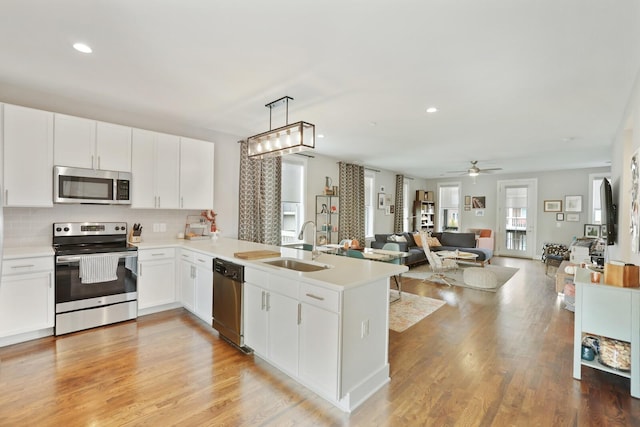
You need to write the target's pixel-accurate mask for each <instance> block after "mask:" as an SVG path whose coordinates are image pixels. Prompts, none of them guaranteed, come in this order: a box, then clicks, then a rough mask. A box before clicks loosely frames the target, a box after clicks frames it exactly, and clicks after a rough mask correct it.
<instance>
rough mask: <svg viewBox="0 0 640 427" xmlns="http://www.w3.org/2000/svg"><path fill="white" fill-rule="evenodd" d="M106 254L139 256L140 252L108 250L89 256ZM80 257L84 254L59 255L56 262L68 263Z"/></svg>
mask: <svg viewBox="0 0 640 427" xmlns="http://www.w3.org/2000/svg"><path fill="white" fill-rule="evenodd" d="M106 255H110V256H112V255H117V256H118V258H133V257H137V256H138V252H137V251H130V252H106V253H101V254H90V255H87V256H96V257H99V256H106ZM80 258H82V256H80V255H71V256H59V257H56V264H67V263H71V262H78V261H80Z"/></svg>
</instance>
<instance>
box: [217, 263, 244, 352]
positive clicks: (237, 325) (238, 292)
mask: <svg viewBox="0 0 640 427" xmlns="http://www.w3.org/2000/svg"><path fill="white" fill-rule="evenodd" d="M243 282H244V267H243V266H242V265H238V264H234V263H232V262H229V261H224V260H221V259H219V258H214V259H213V328H214V329H215V330H217V331H218V333H219V334H220V336H221V337H222V338H224V339H225V340H226V341H228V342H230V343H231V344H233V345H234V346H236V347H238V348H239V349H240V350H241V351H243V352H245V353H249V352H251V350H249V349H248V348H246V347H245V346H244V337H243V333H244V330H243V325H242V286H243Z"/></svg>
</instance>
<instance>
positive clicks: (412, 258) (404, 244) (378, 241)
mask: <svg viewBox="0 0 640 427" xmlns="http://www.w3.org/2000/svg"><path fill="white" fill-rule="evenodd" d="M403 240H404V241H403ZM385 243H397V244H398V245H399V246H400V250H401V251H402V252H409V257H407V258H403V260H404V265H414V264H420V263H424V262H427V256H426V255H425V253H424V249H422V246H419V245H418V244H417V243H416V241H415V240H414V239H413V234H412V233H397V234H393V233H386V234H376V235H375V240H373V241H372V242H371V247H372V248H373V249H382V247H383V246H384V245H385Z"/></svg>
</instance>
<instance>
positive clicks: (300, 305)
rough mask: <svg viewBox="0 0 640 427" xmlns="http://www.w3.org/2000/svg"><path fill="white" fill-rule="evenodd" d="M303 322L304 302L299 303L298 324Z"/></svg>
mask: <svg viewBox="0 0 640 427" xmlns="http://www.w3.org/2000/svg"><path fill="white" fill-rule="evenodd" d="M301 322H302V304H300V303H298V325H299V324H300V323H301Z"/></svg>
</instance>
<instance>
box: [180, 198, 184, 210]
mask: <svg viewBox="0 0 640 427" xmlns="http://www.w3.org/2000/svg"><path fill="white" fill-rule="evenodd" d="M180 207H181V208H184V197H180Z"/></svg>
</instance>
